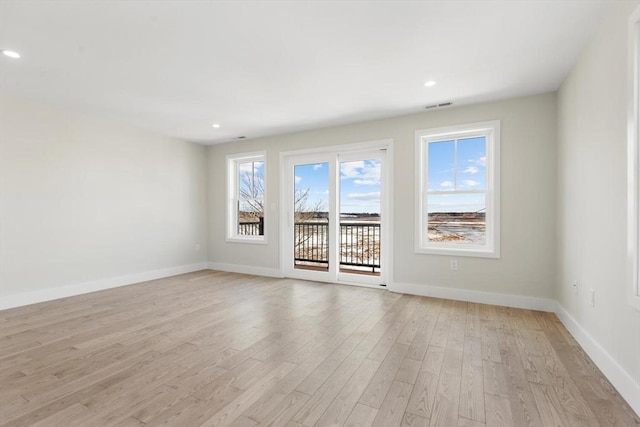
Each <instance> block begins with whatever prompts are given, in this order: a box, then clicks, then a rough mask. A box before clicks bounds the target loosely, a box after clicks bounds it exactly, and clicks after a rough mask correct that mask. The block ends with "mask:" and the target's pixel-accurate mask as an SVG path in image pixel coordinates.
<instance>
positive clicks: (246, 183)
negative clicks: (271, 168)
mask: <svg viewBox="0 0 640 427" xmlns="http://www.w3.org/2000/svg"><path fill="white" fill-rule="evenodd" d="M265 168H266V153H264V152H260V153H250V154H242V155H229V156H227V200H228V202H227V205H228V207H227V212H228V213H227V241H236V242H253V243H266V241H265V203H266V198H265V196H266V191H265V190H266V181H265Z"/></svg>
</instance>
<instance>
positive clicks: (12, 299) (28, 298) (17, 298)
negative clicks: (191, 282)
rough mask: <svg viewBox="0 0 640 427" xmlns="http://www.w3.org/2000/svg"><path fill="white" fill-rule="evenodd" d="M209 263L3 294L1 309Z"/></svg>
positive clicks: (167, 275)
mask: <svg viewBox="0 0 640 427" xmlns="http://www.w3.org/2000/svg"><path fill="white" fill-rule="evenodd" d="M206 269H207V263H206V262H200V263H196V264H188V265H180V266H177V267H169V268H163V269H160V270H153V271H146V272H143V273H133V274H127V275H124V276H118V277H109V278H107V279H100V280H94V281H91V282H85V283H78V284H76V285H68V286H60V287H57V288H52V289H43V290H39V291H31V292H23V293H19V294H14V295H8V296H4V295H3V296H2V298H1V299H0V310H5V309H8V308H14V307H21V306H24V305H30V304H36V303H39V302H44V301H51V300H55V299H60V298H66V297H71V296H74V295H81V294H86V293H89V292H96V291H101V290H104V289H110V288H117V287H119V286H126V285H132V284H134V283H140V282H146V281H148V280H155V279H162V278H165V277H170V276H175V275H178V274H184V273H191V272H193V271H198V270H206Z"/></svg>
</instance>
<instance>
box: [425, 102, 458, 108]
mask: <svg viewBox="0 0 640 427" xmlns="http://www.w3.org/2000/svg"><path fill="white" fill-rule="evenodd" d="M452 105H453V102H442V103H440V104H432V105H427V106H426V107H424V108H425V110H435V109H437V108H445V107H451V106H452Z"/></svg>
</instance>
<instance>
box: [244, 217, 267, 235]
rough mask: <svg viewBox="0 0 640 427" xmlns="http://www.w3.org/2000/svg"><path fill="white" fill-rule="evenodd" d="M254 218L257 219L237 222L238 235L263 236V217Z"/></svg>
mask: <svg viewBox="0 0 640 427" xmlns="http://www.w3.org/2000/svg"><path fill="white" fill-rule="evenodd" d="M256 219H257V221H243V222H238V235H240V236H264V217H260V218H256Z"/></svg>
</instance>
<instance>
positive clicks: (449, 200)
mask: <svg viewBox="0 0 640 427" xmlns="http://www.w3.org/2000/svg"><path fill="white" fill-rule="evenodd" d="M486 155H487V152H486V138H485V137H475V138H462V139H458V140H449V141H439V142H430V143H429V145H428V157H427V159H428V166H427V169H428V177H427V180H428V195H427V206H428V211H429V212H477V211H480V210H482V209H484V208H485V196H484V194H482V193H480V194H478V193H475V194H474V193H471V194H447V192H451V191H473V190H485V189H486V183H487V178H486V176H487V171H486V158H487V157H486Z"/></svg>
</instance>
